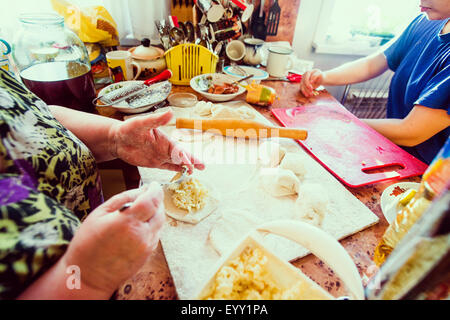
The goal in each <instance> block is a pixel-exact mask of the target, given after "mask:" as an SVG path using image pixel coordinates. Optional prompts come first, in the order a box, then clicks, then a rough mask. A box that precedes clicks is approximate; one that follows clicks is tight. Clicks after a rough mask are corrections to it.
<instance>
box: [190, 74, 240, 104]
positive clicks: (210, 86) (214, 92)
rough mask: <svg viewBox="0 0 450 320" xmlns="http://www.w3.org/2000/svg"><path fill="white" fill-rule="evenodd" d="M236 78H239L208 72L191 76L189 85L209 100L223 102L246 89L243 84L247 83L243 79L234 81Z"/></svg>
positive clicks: (237, 78)
mask: <svg viewBox="0 0 450 320" xmlns="http://www.w3.org/2000/svg"><path fill="white" fill-rule="evenodd" d="M238 80H240V78H239V77H234V76H231V75H227V74H222V73H208V74H201V75H199V76H196V77H194V78H192V79H191V82H190V85H191V88H192V89H194V91H195V92H197V93H199V94H201V95H202V96H203V97H205V98H206V99H208V100H210V101H214V102H225V101H230V100H233V99H234V98H236V97H238V96H240V95H241V94H243V93H244V92H245V91H246V89H245V87H244V86H245V85H247V83H246V82H245V81H242V82H241V83H235V82H236V81H238Z"/></svg>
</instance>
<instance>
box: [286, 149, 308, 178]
mask: <svg viewBox="0 0 450 320" xmlns="http://www.w3.org/2000/svg"><path fill="white" fill-rule="evenodd" d="M304 163H305V156H304V155H302V154H300V153H297V152H288V153H286V154H285V155H284V157H283V159H282V160H281V163H280V168H281V169H286V170H291V171H292V172H293V173H294V174H295V175H296V176H297V177H298V178H300V179H302V178H303V177H304V176H305V174H306V168H305V166H304Z"/></svg>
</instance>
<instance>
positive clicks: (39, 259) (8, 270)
mask: <svg viewBox="0 0 450 320" xmlns="http://www.w3.org/2000/svg"><path fill="white" fill-rule="evenodd" d="M102 202H103V196H102V192H101V184H100V177H99V174H98V170H97V165H96V162H95V159H94V157H93V155H92V153H91V152H90V151H89V149H88V148H87V147H86V146H85V145H84V144H83V143H82V142H81V141H80V140H79V139H78V138H77V137H76V136H75V135H73V133H71V132H70V131H69V130H67V129H66V128H64V127H63V126H62V125H61V124H60V123H59V122H58V121H57V120H56V119H55V118H54V117H53V116H52V114H51V113H50V110H49V108H48V107H47V105H46V104H45V103H44V102H43V101H42V100H40V99H39V98H38V97H36V96H35V95H34V94H33V93H31V92H30V91H28V90H27V89H26V88H25V87H24V86H23V85H22V84H21V83H20V82H18V81H17V80H16V79H15V78H13V77H12V76H11V75H10V74H9V73H7V72H6V71H4V70H2V69H0V299H12V298H15V297H17V296H18V295H19V294H20V293H21V292H22V291H23V290H24V289H25V288H26V287H27V286H28V285H29V284H31V283H32V282H33V281H34V280H35V279H36V278H38V277H39V276H40V275H42V274H43V273H44V272H45V271H46V270H48V269H49V268H50V267H51V266H52V265H53V264H54V263H55V262H56V261H57V260H58V259H59V258H60V257H61V256H62V255H63V254H64V252H65V250H66V248H67V246H68V244H69V242H70V240H71V239H72V237H73V235H74V233H75V231H76V229H77V228H78V226H79V225H80V223H81V221H82V220H83V219H84V218H85V217H86V215H87V214H88V213H89V212H90V211H92V210H93V209H94V208H95V207H97V206H98V205H99V204H100V203H102Z"/></svg>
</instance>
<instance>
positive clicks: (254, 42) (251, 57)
mask: <svg viewBox="0 0 450 320" xmlns="http://www.w3.org/2000/svg"><path fill="white" fill-rule="evenodd" d="M244 42H245V49H246V50H245V57H244V62H245V63H246V64H248V65H251V66H257V65H260V64H261V63H262V60H263V58H262V55H261V48H262V46H263V45H264V40H261V39H255V38H248V39H245V40H244Z"/></svg>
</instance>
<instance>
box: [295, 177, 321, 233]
mask: <svg viewBox="0 0 450 320" xmlns="http://www.w3.org/2000/svg"><path fill="white" fill-rule="evenodd" d="M328 204H329V199H328V195H327V193H326V192H324V190H323V188H322V187H321V186H320V185H318V184H316V183H309V182H308V183H303V184H302V185H301V186H300V188H299V191H298V198H297V201H296V202H295V206H296V212H295V217H296V218H298V219H300V220H302V221H304V222H307V223H310V224H312V225H315V226H317V227H321V226H322V223H323V220H324V218H325V215H326V213H327V210H328Z"/></svg>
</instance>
